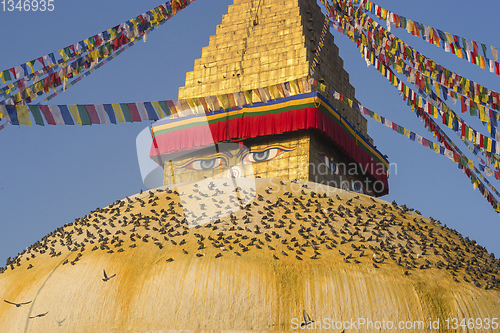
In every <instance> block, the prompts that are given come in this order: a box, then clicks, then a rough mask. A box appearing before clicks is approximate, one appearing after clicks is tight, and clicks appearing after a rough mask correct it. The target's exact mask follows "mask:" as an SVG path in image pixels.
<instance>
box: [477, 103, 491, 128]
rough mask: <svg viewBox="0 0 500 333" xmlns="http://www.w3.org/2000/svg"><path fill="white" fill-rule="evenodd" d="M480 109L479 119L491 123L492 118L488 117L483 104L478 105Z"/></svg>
mask: <svg viewBox="0 0 500 333" xmlns="http://www.w3.org/2000/svg"><path fill="white" fill-rule="evenodd" d="M477 107H478V109H479V119H481V121H484V122H488V123H489V122H490V117H489V116H487V115H486V112H484V106H483V105H481V104H478V106H477Z"/></svg>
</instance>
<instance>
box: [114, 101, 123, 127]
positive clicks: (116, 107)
mask: <svg viewBox="0 0 500 333" xmlns="http://www.w3.org/2000/svg"><path fill="white" fill-rule="evenodd" d="M111 107H112V108H113V111H115V114H116V119H117V120H118V122H120V123H124V122H125V116H124V115H123V112H122V108H121V107H120V104H111Z"/></svg>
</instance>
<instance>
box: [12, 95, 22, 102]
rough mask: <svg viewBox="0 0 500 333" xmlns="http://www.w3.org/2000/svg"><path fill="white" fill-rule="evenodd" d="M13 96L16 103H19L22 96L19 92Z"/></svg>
mask: <svg viewBox="0 0 500 333" xmlns="http://www.w3.org/2000/svg"><path fill="white" fill-rule="evenodd" d="M13 97H14V100H15V101H16V103H19V102H20V101H22V100H23V98H22V97H21V93H17V94H15V95H14V96H13Z"/></svg>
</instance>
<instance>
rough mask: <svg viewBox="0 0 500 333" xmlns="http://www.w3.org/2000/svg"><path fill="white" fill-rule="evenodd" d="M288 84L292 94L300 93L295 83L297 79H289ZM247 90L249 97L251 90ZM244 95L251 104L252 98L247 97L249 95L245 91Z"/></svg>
mask: <svg viewBox="0 0 500 333" xmlns="http://www.w3.org/2000/svg"><path fill="white" fill-rule="evenodd" d="M290 86H291V87H292V90H293V94H294V95H298V94H300V89H299V85H298V83H297V79H295V80H292V81H290ZM249 91H250V97H251V95H252V94H251V92H252V91H251V90H249ZM245 97H246V98H247V102H248V103H249V104H250V105H251V104H252V99H251V98H250V99H249V97H248V96H247V92H246V91H245Z"/></svg>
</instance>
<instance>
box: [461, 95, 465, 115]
mask: <svg viewBox="0 0 500 333" xmlns="http://www.w3.org/2000/svg"><path fill="white" fill-rule="evenodd" d="M460 101H461V104H462V113H464V112H467V105H466V104H465V97H464V96H461V98H460Z"/></svg>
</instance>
